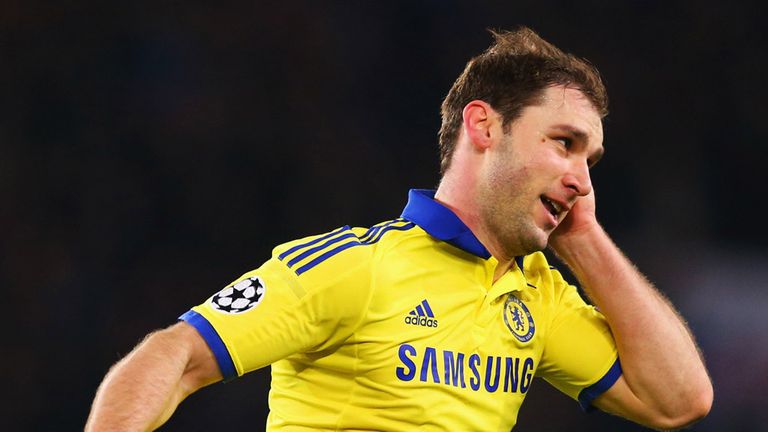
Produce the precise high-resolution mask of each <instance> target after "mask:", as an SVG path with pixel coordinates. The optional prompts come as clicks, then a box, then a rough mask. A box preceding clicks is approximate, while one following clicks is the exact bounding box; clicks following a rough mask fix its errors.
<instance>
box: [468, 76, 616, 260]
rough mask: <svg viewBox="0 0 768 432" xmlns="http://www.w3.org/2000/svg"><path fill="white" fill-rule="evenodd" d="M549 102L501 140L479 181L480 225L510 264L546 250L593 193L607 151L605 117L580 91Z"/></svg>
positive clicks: (559, 93) (553, 91)
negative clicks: (592, 172) (593, 176)
mask: <svg viewBox="0 0 768 432" xmlns="http://www.w3.org/2000/svg"><path fill="white" fill-rule="evenodd" d="M543 96H544V97H543V100H542V103H541V104H540V105H535V106H528V107H526V108H525V109H524V110H523V111H522V114H521V115H520V117H519V118H518V119H517V120H515V121H514V122H513V123H512V125H511V127H510V130H509V132H508V133H505V134H501V133H499V134H497V136H500V138H499V139H498V140H496V141H495V142H493V144H492V145H491V146H490V148H489V149H488V152H487V154H486V156H485V160H484V163H483V166H482V168H481V172H480V174H479V184H478V196H477V199H478V201H477V205H478V208H479V216H480V219H481V223H482V224H483V225H484V227H485V229H486V230H487V231H488V233H489V234H490V235H491V236H492V237H493V238H494V239H495V241H496V242H497V247H498V248H499V249H500V250H501V251H502V252H503V253H504V255H506V256H505V257H503V258H506V259H509V258H511V257H513V256H518V255H525V254H528V253H531V252H535V251H539V250H542V249H544V248H545V247H546V246H547V242H548V239H549V235H550V234H551V233H552V231H553V230H554V229H555V228H556V227H557V226H558V225H559V224H560V222H562V220H563V218H565V217H566V215H567V214H568V210H569V209H570V208H571V207H572V206H573V204H574V203H575V202H576V200H577V199H579V198H580V197H583V196H586V195H588V194H589V193H590V192H591V191H592V183H591V180H590V176H589V168H590V167H591V166H592V165H594V164H595V163H596V162H597V160H598V159H599V158H600V156H601V155H602V152H603V146H602V142H603V127H602V122H601V120H600V116H599V115H598V114H597V111H596V110H595V109H594V107H593V106H592V104H591V102H590V101H589V99H587V98H586V97H585V96H584V95H583V94H582V93H581V91H579V90H575V89H569V88H566V87H564V86H557V87H550V88H547V89H546V90H545V91H544V95H543ZM494 114H495V115H498V114H496V113H494ZM498 123H499V125H498V128H499V129H501V122H500V120H499V122H498Z"/></svg>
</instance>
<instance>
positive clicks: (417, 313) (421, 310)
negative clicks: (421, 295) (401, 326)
mask: <svg viewBox="0 0 768 432" xmlns="http://www.w3.org/2000/svg"><path fill="white" fill-rule="evenodd" d="M405 323H406V324H408V325H417V326H422V327H437V320H436V319H435V314H434V312H432V308H431V307H429V302H428V301H427V299H424V300H422V301H421V303H419V305H418V306H416V307H415V308H414V309H413V310H412V311H411V312H410V313H409V314H408V315H406V317H405Z"/></svg>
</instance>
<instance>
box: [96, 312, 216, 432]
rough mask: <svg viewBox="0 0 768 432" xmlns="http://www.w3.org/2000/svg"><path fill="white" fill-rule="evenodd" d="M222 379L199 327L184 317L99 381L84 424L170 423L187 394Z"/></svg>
mask: <svg viewBox="0 0 768 432" xmlns="http://www.w3.org/2000/svg"><path fill="white" fill-rule="evenodd" d="M221 379H222V376H221V371H220V370H219V366H218V363H217V362H216V359H215V358H214V355H213V353H212V352H211V350H210V348H209V347H208V345H207V344H206V342H205V340H203V338H202V336H200V334H199V333H198V332H197V330H195V328H194V327H192V326H191V325H189V324H187V323H185V322H179V323H177V324H175V325H173V326H171V327H168V328H167V329H164V330H160V331H157V332H154V333H151V334H150V335H149V336H148V337H147V338H146V339H144V341H143V342H142V343H141V344H139V345H138V346H137V347H136V348H135V349H134V350H133V351H132V352H131V353H130V354H128V355H127V356H125V358H123V359H122V360H120V361H119V362H118V363H117V364H115V365H114V366H113V367H112V369H110V371H109V373H107V375H106V377H104V381H102V383H101V385H100V386H99V389H98V391H97V392H96V397H95V399H94V401H93V406H92V407H91V413H90V415H89V416H88V422H87V424H86V426H85V430H86V431H88V432H92V431H107V430H108V431H146V430H154V429H156V428H158V427H160V425H162V424H163V423H165V422H166V421H167V420H168V419H169V418H170V417H171V415H172V414H173V412H174V411H175V410H176V407H177V406H178V405H179V403H181V401H182V400H184V398H186V397H187V396H189V395H190V394H192V393H194V392H195V391H196V390H198V389H200V388H202V387H204V386H206V385H208V384H212V383H214V382H217V381H220V380H221Z"/></svg>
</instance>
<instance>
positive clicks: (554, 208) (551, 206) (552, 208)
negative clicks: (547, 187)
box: [541, 196, 563, 220]
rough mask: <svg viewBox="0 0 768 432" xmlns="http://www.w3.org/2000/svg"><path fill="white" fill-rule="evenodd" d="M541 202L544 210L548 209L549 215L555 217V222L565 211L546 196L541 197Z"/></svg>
mask: <svg viewBox="0 0 768 432" xmlns="http://www.w3.org/2000/svg"><path fill="white" fill-rule="evenodd" d="M541 202H542V203H543V204H544V208H546V209H547V211H549V213H551V214H552V216H554V218H555V220H557V219H558V218H559V216H560V213H562V211H563V207H562V206H560V204H558V203H556V202H554V201H552V200H550V199H549V198H547V197H545V196H542V197H541Z"/></svg>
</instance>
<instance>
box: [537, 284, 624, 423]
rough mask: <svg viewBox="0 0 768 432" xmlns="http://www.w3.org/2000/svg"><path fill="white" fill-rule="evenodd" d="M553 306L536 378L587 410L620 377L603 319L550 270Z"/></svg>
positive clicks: (608, 332) (615, 351)
mask: <svg viewBox="0 0 768 432" xmlns="http://www.w3.org/2000/svg"><path fill="white" fill-rule="evenodd" d="M551 273H552V278H553V281H554V286H555V293H556V299H557V301H556V306H555V310H554V313H553V315H552V321H551V323H550V331H549V332H548V337H547V341H546V344H545V347H544V350H543V354H542V360H541V363H540V367H539V370H538V371H537V374H538V375H539V376H541V377H543V378H544V379H545V380H547V381H548V382H549V383H550V384H552V385H553V386H555V387H556V388H557V389H558V390H560V391H562V392H563V393H565V394H567V395H568V396H570V397H572V398H573V399H576V400H578V401H579V403H580V404H581V406H582V408H584V409H585V410H586V409H589V408H590V406H591V403H592V401H593V400H594V399H595V398H596V397H598V396H599V395H601V394H602V393H603V392H605V391H606V390H608V389H609V388H610V387H611V386H612V385H613V384H614V383H615V382H616V380H618V378H619V377H620V376H621V365H620V363H619V360H618V352H617V350H616V344H615V342H614V339H613V335H612V334H611V330H610V328H609V327H608V323H607V322H606V320H605V317H604V316H603V315H602V314H601V313H600V312H599V311H598V310H597V309H596V308H595V307H593V306H591V305H588V304H587V303H586V302H585V301H584V300H583V299H582V298H581V296H580V295H579V293H578V291H577V290H576V287H574V286H572V285H569V284H567V283H566V282H565V281H564V280H563V278H562V276H561V275H560V273H559V272H558V271H557V270H554V269H552V270H551Z"/></svg>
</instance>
